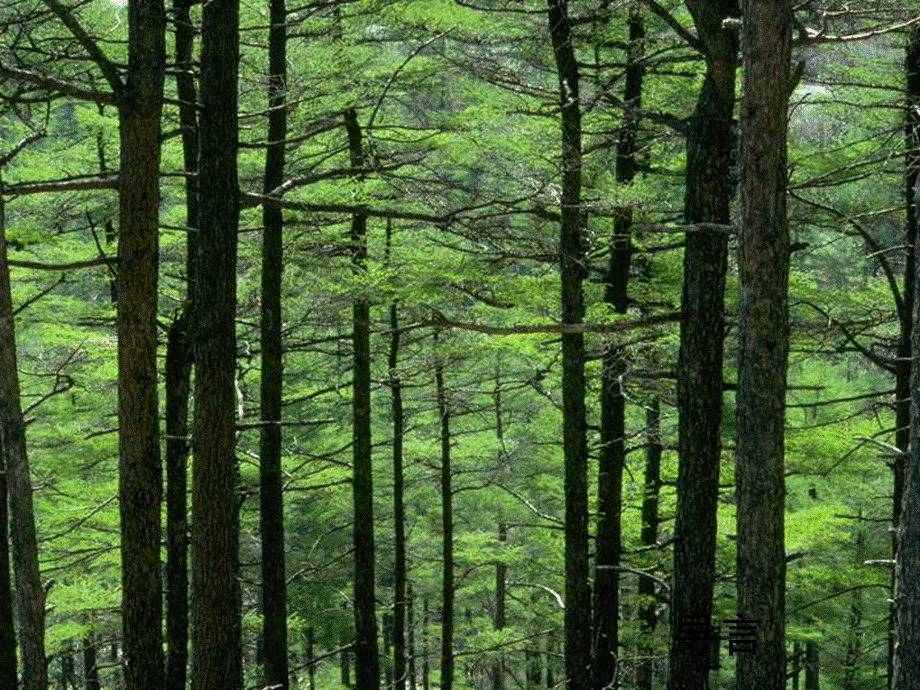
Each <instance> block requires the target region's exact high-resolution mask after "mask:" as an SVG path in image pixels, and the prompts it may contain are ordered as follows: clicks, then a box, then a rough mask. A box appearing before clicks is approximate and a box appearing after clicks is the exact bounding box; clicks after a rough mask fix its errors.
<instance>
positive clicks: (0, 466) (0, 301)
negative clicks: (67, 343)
mask: <svg viewBox="0 0 920 690" xmlns="http://www.w3.org/2000/svg"><path fill="white" fill-rule="evenodd" d="M0 310H2V311H0V329H3V331H6V330H7V329H10V333H9V334H7V333H0V336H5V337H13V338H15V332H14V331H13V330H12V329H13V302H12V294H11V292H10V273H9V266H8V265H7V264H6V210H5V208H4V199H3V197H2V196H0ZM7 310H8V311H9V313H7ZM7 324H8V325H7ZM10 345H11V343H7V342H4V343H0V352H2V353H4V355H5V356H9V355H8V354H7V353H6V351H7V350H8V349H9V348H10ZM12 346H13V348H14V349H13V351H12V353H11V354H12V355H13V357H14V358H15V355H16V352H15V341H13V342H12ZM17 389H18V386H17ZM17 399H18V390H17ZM4 402H5V401H4ZM5 416H6V415H4V417H5ZM21 416H22V412H21V411H20V417H21ZM4 433H5V429H4ZM14 447H15V446H14ZM7 456H8V453H7V450H6V445H5V443H4V441H3V436H2V435H0V688H2V690H16V630H15V628H14V625H13V587H12V582H11V581H10V541H9V534H10V532H9V527H10V525H9V513H8V512H7V510H8V509H9V503H10V501H8V499H7V476H8V474H7V464H6V463H7Z"/></svg>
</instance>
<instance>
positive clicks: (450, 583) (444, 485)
mask: <svg viewBox="0 0 920 690" xmlns="http://www.w3.org/2000/svg"><path fill="white" fill-rule="evenodd" d="M434 380H435V387H436V392H437V398H438V417H439V419H440V421H441V558H442V562H441V568H442V571H441V572H442V578H441V684H440V688H441V690H451V688H453V684H454V507H453V506H454V493H453V486H452V479H453V477H452V476H451V462H450V460H451V458H450V405H449V404H448V402H447V392H446V391H445V390H444V366H443V363H442V362H441V360H440V359H438V360H437V361H436V363H435V365H434Z"/></svg>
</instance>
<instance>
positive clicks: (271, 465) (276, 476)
mask: <svg viewBox="0 0 920 690" xmlns="http://www.w3.org/2000/svg"><path fill="white" fill-rule="evenodd" d="M286 14H287V12H286V8H285V0H271V2H270V3H269V20H270V22H271V28H270V29H269V36H268V59H269V80H268V106H269V110H268V142H269V144H268V148H267V150H266V153H265V178H264V182H263V187H262V189H263V192H264V193H265V194H271V192H272V190H273V189H275V188H276V187H278V186H279V185H280V184H281V183H282V182H283V181H284V146H285V139H286V138H287V107H286V104H285V90H286V80H287V66H286V62H287V58H286V53H287V29H286V24H285V22H286ZM262 225H263V226H264V229H263V232H262V290H261V310H262V311H261V317H262V319H261V349H262V353H261V367H262V372H261V382H260V396H259V405H260V413H259V421H260V422H261V426H260V427H259V516H260V525H259V526H260V534H261V537H262V607H263V617H262V640H263V644H264V653H265V682H266V683H267V684H268V685H271V686H273V687H276V688H279V689H280V690H287V688H288V643H287V583H286V578H285V563H284V496H283V493H282V476H281V393H282V343H281V276H282V271H283V265H284V264H283V229H284V217H283V215H282V212H281V209H280V208H279V207H278V206H274V205H271V204H263V205H262Z"/></svg>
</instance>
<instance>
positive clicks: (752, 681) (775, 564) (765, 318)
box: [735, 0, 792, 690]
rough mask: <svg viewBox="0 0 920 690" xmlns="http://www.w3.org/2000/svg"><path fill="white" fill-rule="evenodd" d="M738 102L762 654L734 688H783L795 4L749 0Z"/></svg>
mask: <svg viewBox="0 0 920 690" xmlns="http://www.w3.org/2000/svg"><path fill="white" fill-rule="evenodd" d="M742 17H743V29H742V31H743V37H742V41H741V44H742V46H743V50H744V95H743V97H742V101H741V210H740V221H741V231H740V237H739V257H738V267H739V278H740V287H741V303H740V309H739V319H738V321H739V326H740V331H741V333H740V345H739V351H740V356H739V365H738V390H737V394H736V400H737V403H736V406H737V434H738V437H737V451H736V458H737V460H736V472H735V474H736V484H737V507H736V512H737V522H738V527H737V529H738V544H737V548H738V565H737V577H738V614H739V616H740V617H741V618H745V619H753V620H758V621H760V622H759V623H757V624H756V631H757V638H756V645H757V653H756V654H740V655H738V657H737V685H738V687H742V688H758V690H783V688H784V687H785V677H786V663H785V659H786V643H785V623H784V617H785V587H786V561H785V551H784V537H783V505H784V498H783V495H784V491H785V489H784V479H783V455H784V433H783V432H784V421H785V396H786V367H787V363H788V355H789V302H788V284H789V224H788V219H787V217H786V129H787V121H786V110H787V104H788V100H789V88H790V82H789V54H790V27H791V23H792V22H791V20H792V9H791V3H790V2H789V0H744V3H743V6H742Z"/></svg>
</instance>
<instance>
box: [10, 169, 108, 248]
mask: <svg viewBox="0 0 920 690" xmlns="http://www.w3.org/2000/svg"><path fill="white" fill-rule="evenodd" d="M117 187H118V175H117V173H116V174H115V175H111V174H110V175H93V176H82V175H81V176H79V177H72V178H65V179H61V180H38V181H35V182H20V183H18V184H7V185H3V186H2V188H0V191H2V193H3V194H10V195H16V196H23V195H26V194H40V193H43V192H73V191H79V190H86V189H116V188H117ZM11 265H12V264H11Z"/></svg>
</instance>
